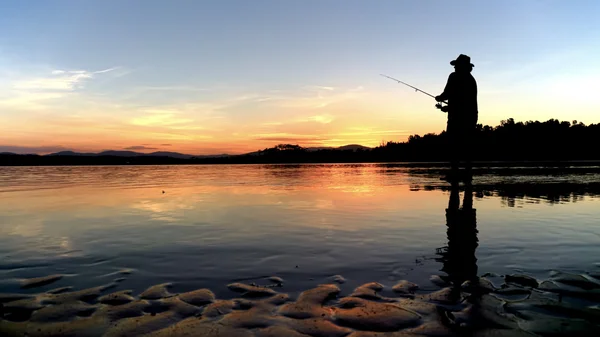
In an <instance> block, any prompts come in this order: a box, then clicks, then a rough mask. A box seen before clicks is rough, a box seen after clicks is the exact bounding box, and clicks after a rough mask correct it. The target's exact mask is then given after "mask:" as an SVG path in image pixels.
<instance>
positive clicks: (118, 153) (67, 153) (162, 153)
mask: <svg viewBox="0 0 600 337" xmlns="http://www.w3.org/2000/svg"><path fill="white" fill-rule="evenodd" d="M46 156H49V157H56V156H70V157H100V156H112V157H169V158H177V159H190V158H217V157H226V156H228V155H227V154H217V155H200V156H195V155H191V154H183V153H178V152H167V151H159V152H152V153H141V152H134V151H116V150H107V151H102V152H99V153H83V152H74V151H60V152H56V153H51V154H47V155H46Z"/></svg>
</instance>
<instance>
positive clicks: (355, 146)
mask: <svg viewBox="0 0 600 337" xmlns="http://www.w3.org/2000/svg"><path fill="white" fill-rule="evenodd" d="M337 149H338V150H352V151H357V150H370V149H371V148H370V147H367V146H362V145H358V144H350V145H344V146H340V147H338V148H337Z"/></svg>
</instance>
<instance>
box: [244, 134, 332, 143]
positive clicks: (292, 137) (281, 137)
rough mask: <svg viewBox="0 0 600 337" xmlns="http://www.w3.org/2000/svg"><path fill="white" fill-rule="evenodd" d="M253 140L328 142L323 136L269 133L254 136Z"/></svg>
mask: <svg viewBox="0 0 600 337" xmlns="http://www.w3.org/2000/svg"><path fill="white" fill-rule="evenodd" d="M254 139H255V140H262V141H275V142H304V143H306V142H322V141H326V140H328V138H327V137H324V136H315V135H297V134H291V133H271V134H260V135H256V136H255V138H254Z"/></svg>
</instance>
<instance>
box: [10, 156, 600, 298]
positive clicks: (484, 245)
mask: <svg viewBox="0 0 600 337" xmlns="http://www.w3.org/2000/svg"><path fill="white" fill-rule="evenodd" d="M485 172H487V174H483V175H477V176H476V177H475V179H474V185H475V186H474V192H473V194H474V199H473V200H474V201H473V208H474V209H475V211H473V212H472V214H473V217H472V218H469V219H470V220H468V221H469V222H472V223H471V225H472V226H473V228H475V227H474V226H476V231H473V230H471V231H470V232H467V233H466V234H465V235H464V237H463V236H461V235H460V233H459V235H458V236H456V234H452V233H450V232H449V231H448V226H447V217H446V209H447V208H448V204H449V199H450V195H451V192H450V190H449V188H448V186H447V183H444V182H442V181H440V179H439V175H437V173H436V172H435V171H433V170H428V169H414V168H413V169H409V168H406V167H402V166H398V165H384V164H365V165H262V166H259V165H238V166H172V167H169V166H157V167H36V168H27V167H20V168H6V167H4V168H0V292H16V291H22V290H20V289H19V283H18V279H20V278H25V277H37V276H44V275H48V274H54V273H62V274H69V275H70V276H69V277H66V278H64V279H62V280H60V281H59V282H56V283H54V284H52V285H50V286H47V287H46V288H48V289H50V288H56V287H60V286H63V285H75V286H76V287H78V288H79V287H80V288H83V287H90V286H97V285H99V284H103V283H108V282H111V281H112V280H113V279H115V278H117V277H119V276H118V275H117V274H116V272H117V271H119V270H122V269H132V273H131V275H129V276H127V279H126V280H125V281H124V282H123V283H121V284H120V286H119V287H121V288H123V289H133V290H134V291H141V290H143V289H145V288H146V287H147V286H150V285H154V284H157V283H162V282H174V284H175V287H174V291H175V292H177V291H186V290H189V289H196V288H199V287H209V288H211V289H213V290H214V291H215V292H216V293H217V295H223V296H225V295H226V294H227V288H226V287H225V286H226V284H227V283H230V282H232V281H239V280H260V278H262V277H265V276H273V275H276V276H280V277H283V278H284V279H285V280H286V283H285V286H284V288H285V289H284V290H285V291H290V292H294V291H298V290H300V289H306V288H307V287H310V286H314V285H316V284H319V283H323V282H326V281H327V279H328V278H330V277H331V276H333V275H336V274H340V275H343V276H344V277H345V278H346V279H347V280H348V282H347V283H346V284H344V285H343V289H344V290H347V289H352V288H353V287H354V286H356V285H357V284H361V283H364V282H367V281H378V282H381V283H383V284H386V285H393V284H394V282H395V281H397V280H400V279H409V280H411V281H414V282H417V283H420V284H423V285H425V287H427V284H428V280H429V278H430V276H431V275H435V274H440V275H443V274H444V272H442V271H441V270H442V269H444V270H445V271H447V270H448V266H447V265H445V263H446V264H447V261H446V262H444V258H443V257H442V255H440V252H441V251H444V249H445V248H444V247H447V246H449V245H450V246H452V245H455V246H457V245H458V246H459V248H460V246H463V247H464V246H470V247H473V248H475V247H476V250H475V251H474V252H473V254H472V255H474V257H475V258H476V261H475V260H474V259H468V257H467V258H466V260H465V261H464V263H465V264H473V265H472V266H467V267H466V268H471V267H476V268H477V273H478V274H479V275H481V274H483V273H486V272H495V273H498V274H503V273H510V272H523V273H526V274H529V275H532V276H535V277H539V278H545V277H547V276H548V274H549V273H551V272H552V270H562V271H570V272H576V273H584V272H589V271H593V272H597V271H598V270H599V269H600V221H598V219H599V218H600V202H599V201H600V200H599V199H598V195H599V194H600V189H599V188H598V183H600V174H598V173H590V172H580V173H578V174H576V175H573V174H572V175H566V176H565V175H547V174H543V175H542V174H539V173H537V174H535V172H534V173H531V172H528V171H527V170H523V171H522V172H521V171H519V170H516V171H511V173H510V174H506V172H504V173H503V172H500V171H498V172H496V171H493V170H492V171H489V170H488V171H485ZM163 191H164V193H163ZM463 198H464V191H461V193H460V199H461V202H462V199H463ZM463 221H464V219H463ZM453 235H454V237H453ZM449 236H450V241H452V240H454V241H455V242H454V243H452V242H449ZM459 256H461V255H459ZM462 256H464V252H463V255H462ZM452 263H453V264H454V265H457V264H458V265H460V264H461V263H462V261H453V262H452ZM475 263H476V265H475ZM32 291H39V289H36V290H32Z"/></svg>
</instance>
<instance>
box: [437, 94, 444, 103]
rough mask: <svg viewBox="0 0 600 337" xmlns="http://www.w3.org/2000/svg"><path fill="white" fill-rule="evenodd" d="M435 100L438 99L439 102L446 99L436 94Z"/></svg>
mask: <svg viewBox="0 0 600 337" xmlns="http://www.w3.org/2000/svg"><path fill="white" fill-rule="evenodd" d="M435 100H436V101H438V102H443V101H444V99H443V98H442V96H441V95H439V96H435Z"/></svg>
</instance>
